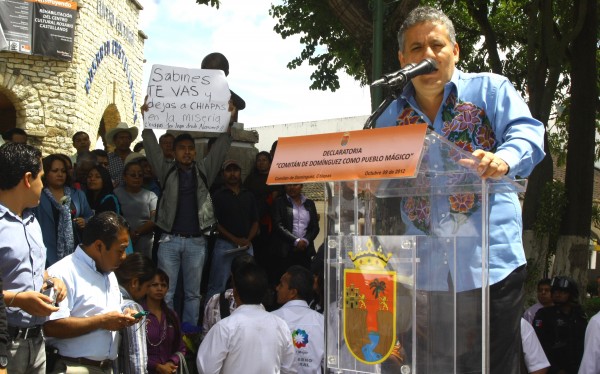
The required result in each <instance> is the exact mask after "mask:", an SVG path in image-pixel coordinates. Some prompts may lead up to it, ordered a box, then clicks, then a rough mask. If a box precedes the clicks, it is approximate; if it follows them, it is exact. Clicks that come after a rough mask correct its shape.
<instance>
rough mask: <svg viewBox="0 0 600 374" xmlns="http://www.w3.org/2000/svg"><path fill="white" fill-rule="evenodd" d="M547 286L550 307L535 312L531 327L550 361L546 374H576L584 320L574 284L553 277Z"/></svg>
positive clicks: (581, 349) (584, 325)
mask: <svg viewBox="0 0 600 374" xmlns="http://www.w3.org/2000/svg"><path fill="white" fill-rule="evenodd" d="M551 287H552V291H551V292H552V301H553V302H554V305H553V306H549V307H545V308H542V309H540V310H539V311H538V312H537V313H536V315H535V318H534V319H533V328H534V329H535V332H536V334H537V336H538V339H539V340H540V343H541V344H542V348H544V352H545V353H546V357H548V361H550V365H551V366H550V370H549V371H548V374H553V373H555V374H558V373H566V374H576V373H577V371H578V370H579V364H580V362H581V357H582V356H583V342H584V337H585V328H586V327H587V317H586V315H585V312H584V311H583V309H582V308H581V306H580V305H579V303H578V301H577V300H578V298H579V291H578V289H577V284H576V283H575V281H573V280H572V279H571V278H568V277H563V276H560V277H554V278H553V279H552V282H551Z"/></svg>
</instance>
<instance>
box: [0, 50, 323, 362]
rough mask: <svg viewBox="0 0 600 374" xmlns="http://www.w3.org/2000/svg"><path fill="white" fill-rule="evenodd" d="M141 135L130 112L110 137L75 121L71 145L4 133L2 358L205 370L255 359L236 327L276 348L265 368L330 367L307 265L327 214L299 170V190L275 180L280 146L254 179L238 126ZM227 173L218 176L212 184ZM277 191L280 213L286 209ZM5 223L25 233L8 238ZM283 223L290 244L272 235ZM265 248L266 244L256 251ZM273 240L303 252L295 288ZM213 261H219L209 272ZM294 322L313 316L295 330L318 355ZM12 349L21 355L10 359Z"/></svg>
mask: <svg viewBox="0 0 600 374" xmlns="http://www.w3.org/2000/svg"><path fill="white" fill-rule="evenodd" d="M216 57H219V56H216ZM213 58H215V57H213ZM217 60H218V59H217ZM217 62H218V61H217ZM213 63H214V61H213ZM239 100H241V98H239V97H238V99H237V102H238V104H239ZM231 106H232V108H231V110H232V113H235V112H236V110H237V108H236V107H235V104H234V102H233V101H232V103H231ZM232 117H233V116H232ZM233 118H235V117H233ZM13 132H14V131H13ZM16 135H19V134H16ZM137 135H138V130H137V129H136V128H134V127H129V126H128V125H127V124H126V123H119V124H118V125H117V126H116V127H115V128H114V129H112V130H110V131H108V132H107V134H106V140H107V143H108V144H110V145H113V146H114V150H113V151H112V152H106V151H104V150H94V151H90V146H91V142H90V137H89V135H88V134H87V133H85V132H82V131H78V132H76V133H75V134H74V135H73V137H72V140H73V147H74V148H75V150H76V153H75V154H73V155H72V156H67V155H63V154H50V155H48V156H46V157H43V158H42V157H41V156H42V155H41V152H40V151H39V150H38V149H36V148H35V147H32V146H30V145H27V144H26V143H27V142H26V137H25V138H24V139H25V141H24V142H20V141H12V140H10V139H8V140H7V141H6V143H7V144H4V145H2V146H0V170H2V173H3V175H6V176H7V178H3V181H2V185H1V186H0V231H1V232H2V237H3V238H4V239H3V241H2V252H1V255H0V264H1V265H0V274H1V276H2V279H4V289H5V290H6V291H4V292H3V300H6V301H7V303H6V314H7V322H8V329H7V333H8V335H7V336H6V341H5V342H4V343H6V344H5V345H1V344H0V373H1V372H2V371H1V370H2V369H4V368H8V372H11V373H42V372H50V373H65V372H66V373H76V372H102V373H109V372H115V373H161V374H162V373H174V372H176V371H178V370H180V369H183V368H187V365H188V363H191V364H192V365H195V363H197V364H198V365H199V366H198V370H199V371H200V372H214V370H215V367H216V365H221V366H222V367H223V370H224V372H236V371H235V370H234V369H228V368H229V367H240V365H241V366H245V365H246V364H244V363H242V362H237V360H233V361H232V357H234V356H233V355H231V354H228V353H227V352H226V350H227V349H230V348H231V346H230V345H229V344H218V343H219V342H220V343H223V342H224V341H223V340H221V339H224V338H226V336H227V334H228V333H231V338H233V339H235V343H236V344H239V346H240V347H243V346H245V347H251V346H255V347H256V352H254V353H250V352H248V353H246V354H245V357H246V358H247V359H249V358H256V357H257V354H258V353H262V355H263V356H264V357H263V358H264V359H263V360H260V361H256V364H255V366H256V370H257V371H253V372H279V371H280V370H281V371H282V372H316V371H315V370H320V369H319V368H321V367H322V365H323V355H324V351H323V350H324V330H323V329H324V322H323V316H322V314H320V313H318V312H314V311H313V310H312V309H310V308H309V307H308V306H309V304H311V305H313V306H316V305H317V304H318V303H317V302H314V300H320V299H319V297H318V296H317V295H318V294H317V293H316V290H317V289H313V287H314V286H315V285H321V286H322V282H318V283H317V282H315V278H316V277H315V276H313V273H311V272H310V270H309V269H310V266H311V258H312V257H313V256H314V255H315V253H316V252H315V246H314V240H315V238H316V236H317V234H318V232H319V223H318V217H317V215H316V209H315V205H314V203H313V202H312V201H311V200H310V199H307V198H306V197H305V196H304V195H302V193H301V190H302V186H301V185H295V186H293V189H294V192H291V191H292V190H290V192H289V193H288V194H286V192H285V191H284V189H283V188H281V187H272V186H267V184H266V176H267V174H268V171H269V168H270V164H271V160H272V155H271V154H270V153H268V152H260V153H259V154H258V155H257V157H256V169H255V170H252V171H251V172H250V176H249V177H248V178H247V180H245V181H244V180H242V179H241V175H242V173H241V171H242V170H241V165H242V162H240V161H238V160H226V159H225V157H226V153H227V151H228V149H229V146H230V144H231V136H230V134H229V132H226V133H223V134H221V135H220V136H218V137H217V138H216V139H215V140H214V141H213V142H212V143H211V149H210V151H209V152H208V154H206V155H204V154H197V152H196V146H195V141H194V139H193V138H192V136H191V135H190V134H187V133H184V134H180V135H178V136H177V137H174V136H173V135H172V134H164V135H163V136H161V137H160V139H156V137H155V135H154V133H153V132H152V131H151V130H143V131H142V138H143V142H140V143H139V144H137V145H136V147H135V150H136V151H133V150H132V149H131V146H132V142H133V140H134V139H135V138H136V137H137ZM11 139H15V140H21V139H20V138H19V139H16V137H15V136H14V135H12V138H11ZM217 178H220V181H221V184H220V187H219V188H212V190H211V187H214V186H215V185H216V183H214V182H215V180H216V179H217ZM279 200H285V201H282V202H278V201H279ZM277 205H279V206H281V207H282V208H280V209H279V210H280V211H281V213H279V214H280V215H281V217H280V218H273V214H272V210H273V206H277ZM288 206H289V208H290V209H289V212H285V210H286V207H288ZM8 230H11V235H13V236H14V235H17V238H14V240H13V239H11V240H10V241H9V240H8V237H9V235H8V234H7V232H8ZM275 238H279V239H278V241H277V243H284V244H285V248H283V249H281V248H277V247H276V246H274V245H273V244H272V243H274V240H275ZM9 243H10V244H9ZM278 245H279V244H278ZM281 245H283V244H281ZM255 248H256V251H257V252H259V253H261V254H262V257H260V256H257V259H256V261H255V258H254V257H253V256H252V255H253V253H254V250H255ZM276 249H277V250H276ZM275 250H276V252H277V256H279V257H281V258H284V257H290V259H289V260H288V261H287V262H286V264H288V265H289V266H291V267H290V272H294V274H296V272H297V270H294V267H293V266H292V265H294V264H297V265H301V266H302V269H304V271H305V273H303V277H302V278H301V279H299V278H298V277H297V276H294V279H295V281H294V282H292V283H290V284H287V283H286V285H287V286H286V296H285V297H279V293H281V292H280V289H282V288H280V285H279V284H280V281H281V282H283V281H284V277H283V276H284V274H286V272H287V271H288V269H287V267H282V266H281V265H280V264H279V263H278V262H274V261H266V260H267V259H269V258H270V257H271V254H272V253H274V252H275ZM28 258H31V261H28V260H26V259H28ZM259 258H261V260H260V261H258V259H259ZM236 264H237V265H236ZM204 269H206V270H207V271H208V272H209V275H208V276H207V277H206V278H205V284H202V279H203V278H202V273H203V270H204ZM267 274H268V275H267ZM297 278H298V279H297ZM32 279H33V281H32ZM236 279H241V281H238V282H236V281H235V280H236ZM285 279H287V278H285ZM288 283H289V282H288ZM300 289H301V291H300ZM296 293H297V295H296ZM319 294H322V292H319ZM177 298H179V299H180V300H179V303H176V302H175V301H176V299H177ZM203 298H204V300H205V302H202V300H203ZM225 298H226V299H227V300H228V301H227V302H228V308H226V309H227V315H230V314H231V315H234V316H236V317H237V318H234V319H232V320H230V321H229V322H231V321H233V320H237V321H236V323H237V324H238V325H236V326H239V328H238V327H236V329H235V330H236V331H234V332H231V331H229V330H227V326H226V325H225V324H221V321H220V319H221V318H220V317H221V315H222V314H221V313H220V309H222V308H221V304H223V302H221V301H220V300H221V299H223V300H225ZM292 299H293V300H295V301H294V303H296V304H300V305H303V306H305V307H306V308H305V309H306V311H304V310H302V311H301V313H300V316H303V315H305V314H306V315H308V314H309V313H316V315H315V314H312V317H311V318H310V319H300V320H299V319H298V318H295V319H291V320H289V321H288V322H285V318H280V317H277V316H276V315H275V314H271V312H272V311H273V310H276V309H277V308H278V307H280V306H282V305H283V304H286V303H287V302H288V301H291V300H292ZM214 300H217V304H216V305H217V306H218V307H219V313H217V314H218V317H219V318H217V319H215V318H213V319H212V320H211V318H204V317H205V316H214V315H215V311H214V308H215V303H214ZM0 310H2V309H1V308H0ZM234 310H239V312H236V313H235V314H232V312H233V311H234ZM320 310H321V311H322V308H320ZM180 316H181V318H180ZM203 319H205V320H204V323H202V322H203ZM0 320H1V319H0ZM210 321H212V322H210ZM315 321H316V322H315ZM223 322H225V321H223ZM1 326H2V324H0V327H1ZM273 326H277V329H275V330H273V329H272V327H273ZM213 328H214V329H215V330H216V331H219V333H218V334H217V333H213V332H212V331H213ZM240 329H245V330H244V331H245V333H244V334H243V335H242V336H240V335H239V334H240V333H241V331H242V330H240ZM238 330H239V331H238ZM297 330H298V331H310V332H311V340H310V342H309V341H308V339H307V340H306V341H305V342H304V343H303V344H302V345H298V344H296V345H297V346H298V348H297V349H300V350H302V352H303V356H302V358H303V359H307V356H306V354H307V353H306V352H310V362H313V363H314V365H311V366H315V367H316V368H317V369H315V368H312V369H311V370H310V371H306V370H305V369H302V368H299V369H298V370H297V369H296V366H297V365H298V363H299V362H300V363H301V364H303V365H305V364H304V363H303V362H302V361H298V360H296V359H295V357H296V348H295V346H294V344H293V342H292V336H293V334H294V332H295V331H297ZM228 331H229V332H228ZM186 333H187V334H194V333H196V334H197V335H198V336H202V338H203V339H202V341H204V340H207V341H210V342H206V343H201V344H200V349H199V351H198V352H199V353H198V356H197V359H195V358H196V357H194V359H190V354H193V351H195V350H196V349H198V345H197V344H199V340H198V341H195V342H192V344H191V346H190V344H189V343H188V344H187V345H186V344H185V343H184V335H185V334H186ZM271 333H272V334H271ZM256 336H262V337H265V338H266V337H269V336H270V337H271V338H270V340H271V343H272V347H270V348H269V349H268V350H265V349H264V348H265V347H264V346H260V345H255V344H253V342H252V341H251V339H254V338H255V337H256ZM2 338H4V335H2ZM2 341H3V340H0V343H2ZM193 343H196V344H193ZM208 348H210V350H209V351H208V352H204V351H205V350H206V349H208ZM2 349H7V351H6V352H4V351H3V350H2ZM219 349H220V350H221V351H220V352H219V353H217V351H218V350H219ZM203 352H204V353H203ZM273 352H275V354H273ZM3 353H5V356H4V357H5V358H7V357H10V360H9V361H8V362H7V363H6V364H5V365H4V367H2V357H3ZM216 355H220V356H221V357H222V358H223V360H222V362H221V361H220V360H217V359H216V358H215V357H216ZM226 357H228V359H225V358H226ZM25 358H27V359H25ZM207 365H208V366H207ZM232 365H233V366H232ZM263 369H264V370H265V371H263ZM231 370H234V371H231ZM218 371H219V370H217V371H216V372H218Z"/></svg>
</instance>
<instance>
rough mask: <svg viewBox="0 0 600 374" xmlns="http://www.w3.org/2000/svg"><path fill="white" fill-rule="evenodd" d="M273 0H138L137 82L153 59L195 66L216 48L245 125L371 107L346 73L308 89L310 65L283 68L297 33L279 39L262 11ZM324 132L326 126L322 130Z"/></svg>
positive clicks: (350, 113)
mask: <svg viewBox="0 0 600 374" xmlns="http://www.w3.org/2000/svg"><path fill="white" fill-rule="evenodd" d="M276 1H278V0H221V6H220V8H219V9H216V8H212V7H209V6H206V5H199V4H197V3H196V2H195V0H168V1H167V0H139V2H140V3H141V4H142V6H143V7H144V10H142V11H141V12H140V26H139V28H140V29H141V30H142V31H143V32H144V33H146V34H147V35H148V39H147V40H146V43H145V47H144V55H145V59H146V63H145V65H144V81H143V83H142V90H143V92H146V88H147V86H148V78H149V75H150V70H151V67H152V65H153V64H162V65H171V66H179V67H186V68H200V62H201V61H202V59H203V57H204V56H206V55H207V54H209V53H211V52H221V53H223V54H224V55H225V56H226V57H227V59H228V60H229V76H228V77H227V82H228V84H229V88H231V89H232V90H233V91H235V92H236V93H237V94H238V95H240V96H241V97H242V98H243V99H244V100H245V101H246V109H244V110H243V111H240V113H239V122H243V123H244V126H245V127H246V128H251V127H259V126H267V125H277V124H284V123H295V122H305V121H316V120H322V119H332V118H341V117H354V116H363V115H369V114H370V96H369V89H368V87H360V84H359V83H358V82H357V81H355V80H353V79H352V78H350V77H349V76H348V75H346V74H345V73H342V74H340V86H341V87H340V89H338V90H337V91H336V92H329V91H317V90H310V89H309V88H308V87H309V86H310V84H311V81H310V74H311V73H312V71H313V68H312V67H310V66H308V64H307V63H305V64H303V65H302V66H301V67H300V68H297V69H294V70H290V69H288V68H287V67H286V65H287V63H288V62H289V61H291V60H292V59H293V58H295V57H297V56H299V55H300V52H301V50H302V48H303V47H302V45H301V44H300V41H299V39H300V38H299V37H297V36H296V37H290V38H287V39H285V40H284V39H282V38H281V36H280V35H279V34H277V33H276V32H275V31H273V26H274V25H275V23H276V21H275V20H274V19H273V18H271V16H269V8H270V5H271V3H272V2H276ZM323 132H327V131H323Z"/></svg>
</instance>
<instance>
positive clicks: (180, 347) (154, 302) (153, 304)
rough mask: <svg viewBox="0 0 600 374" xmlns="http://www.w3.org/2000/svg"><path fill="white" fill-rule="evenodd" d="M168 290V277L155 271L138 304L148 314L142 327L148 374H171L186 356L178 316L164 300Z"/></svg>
mask: <svg viewBox="0 0 600 374" xmlns="http://www.w3.org/2000/svg"><path fill="white" fill-rule="evenodd" d="M168 289H169V277H168V276H167V274H166V273H165V272H164V271H163V270H162V269H158V270H157V272H156V275H155V276H154V279H153V280H152V283H150V288H149V289H148V293H147V295H146V299H145V300H144V301H143V302H142V306H143V307H144V309H145V310H147V311H148V312H150V314H149V315H148V317H147V324H146V331H147V335H146V341H147V343H148V344H147V347H148V373H150V374H153V373H156V374H171V373H173V372H175V371H176V370H177V368H178V367H179V365H180V360H181V357H184V356H185V353H186V348H185V343H184V342H183V334H182V332H181V328H180V323H179V317H177V314H176V313H175V311H173V310H172V309H170V308H169V307H168V306H167V303H166V302H165V300H164V299H165V295H166V293H167V290H168Z"/></svg>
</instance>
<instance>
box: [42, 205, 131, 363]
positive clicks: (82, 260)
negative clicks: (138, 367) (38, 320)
mask: <svg viewBox="0 0 600 374" xmlns="http://www.w3.org/2000/svg"><path fill="white" fill-rule="evenodd" d="M128 229H129V226H128V225H127V222H126V221H125V219H124V218H123V217H121V216H119V215H117V214H116V213H114V212H110V211H109V212H103V213H100V214H98V215H96V216H94V217H92V218H91V219H90V220H89V221H88V223H87V225H86V227H85V230H84V231H83V238H82V243H81V245H80V246H79V247H77V249H76V250H75V252H73V253H72V254H70V255H69V256H67V257H65V258H63V259H62V260H60V261H58V262H57V263H55V264H54V265H52V266H51V267H50V268H49V269H48V271H49V272H53V273H52V274H56V276H57V277H60V278H61V279H62V280H63V281H64V283H65V284H66V285H67V288H68V289H69V290H70V292H69V294H68V296H67V298H66V299H65V300H63V301H62V302H61V303H60V304H59V308H60V309H59V310H58V311H57V312H55V313H53V314H52V315H51V316H50V319H49V321H47V322H46V323H45V324H44V334H45V335H46V336H47V337H48V338H49V339H48V345H49V346H51V347H54V348H56V349H58V354H59V360H58V361H57V362H56V366H55V367H54V371H53V372H54V373H65V372H69V373H70V372H72V373H75V372H78V373H82V372H86V373H87V372H89V373H105V374H111V373H112V364H113V360H115V359H116V358H117V350H118V343H119V340H118V331H119V330H121V329H123V328H125V327H129V326H132V325H133V324H135V323H137V322H139V321H140V319H136V318H134V317H133V314H134V313H135V311H130V310H128V309H126V310H125V312H124V313H122V312H121V292H120V290H119V284H118V282H117V278H116V276H115V274H114V273H113V271H114V270H115V269H116V268H117V267H119V265H120V264H121V262H123V260H124V259H125V249H126V248H127V246H128V244H129V230H128ZM67 368H68V370H67Z"/></svg>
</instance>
